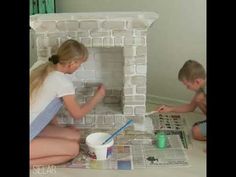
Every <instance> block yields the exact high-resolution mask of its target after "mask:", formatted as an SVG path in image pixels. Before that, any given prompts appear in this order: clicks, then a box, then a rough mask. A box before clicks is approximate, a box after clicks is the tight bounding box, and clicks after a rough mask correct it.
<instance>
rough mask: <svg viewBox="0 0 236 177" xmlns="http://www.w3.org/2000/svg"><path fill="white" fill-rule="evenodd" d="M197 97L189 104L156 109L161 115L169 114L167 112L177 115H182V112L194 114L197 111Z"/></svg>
mask: <svg viewBox="0 0 236 177" xmlns="http://www.w3.org/2000/svg"><path fill="white" fill-rule="evenodd" d="M195 97H196V96H194V97H193V99H192V101H191V102H190V103H188V104H183V105H180V106H161V107H159V108H156V111H157V112H160V113H167V112H176V113H181V112H192V111H194V110H195V109H196V107H197V104H196V101H195V100H196V99H195Z"/></svg>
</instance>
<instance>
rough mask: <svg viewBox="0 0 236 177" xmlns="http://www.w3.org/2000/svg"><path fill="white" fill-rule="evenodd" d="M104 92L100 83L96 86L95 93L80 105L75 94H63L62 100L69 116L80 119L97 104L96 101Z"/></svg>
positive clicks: (99, 99)
mask: <svg viewBox="0 0 236 177" xmlns="http://www.w3.org/2000/svg"><path fill="white" fill-rule="evenodd" d="M105 92H106V91H105V87H104V86H103V85H101V86H100V87H98V89H97V91H96V93H95V95H94V96H93V97H91V98H90V100H89V101H87V102H86V103H85V104H83V105H80V104H79V103H78V102H77V101H76V96H75V95H67V96H64V97H63V101H64V104H65V107H66V108H67V110H68V111H69V113H70V114H71V116H72V117H74V118H75V119H80V118H82V117H84V116H85V115H86V114H87V113H89V112H90V111H91V110H92V109H93V108H94V107H95V106H96V105H97V103H98V102H100V101H101V100H102V98H103V97H104V96H105Z"/></svg>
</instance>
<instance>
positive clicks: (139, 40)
mask: <svg viewBox="0 0 236 177" xmlns="http://www.w3.org/2000/svg"><path fill="white" fill-rule="evenodd" d="M145 44H146V41H145V38H144V37H126V38H125V45H135V46H137V45H142V46H145Z"/></svg>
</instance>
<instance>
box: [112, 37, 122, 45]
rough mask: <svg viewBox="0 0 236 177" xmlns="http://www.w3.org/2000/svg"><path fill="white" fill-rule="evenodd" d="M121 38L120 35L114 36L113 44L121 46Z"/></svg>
mask: <svg viewBox="0 0 236 177" xmlns="http://www.w3.org/2000/svg"><path fill="white" fill-rule="evenodd" d="M123 43H124V42H123V38H121V37H119V38H118V37H116V38H114V45H115V46H123Z"/></svg>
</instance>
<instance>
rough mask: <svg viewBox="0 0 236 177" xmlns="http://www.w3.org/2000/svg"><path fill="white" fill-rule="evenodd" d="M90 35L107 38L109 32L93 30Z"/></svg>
mask: <svg viewBox="0 0 236 177" xmlns="http://www.w3.org/2000/svg"><path fill="white" fill-rule="evenodd" d="M90 35H91V36H92V37H108V36H110V35H111V34H110V31H99V30H93V31H91V32H90Z"/></svg>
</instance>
